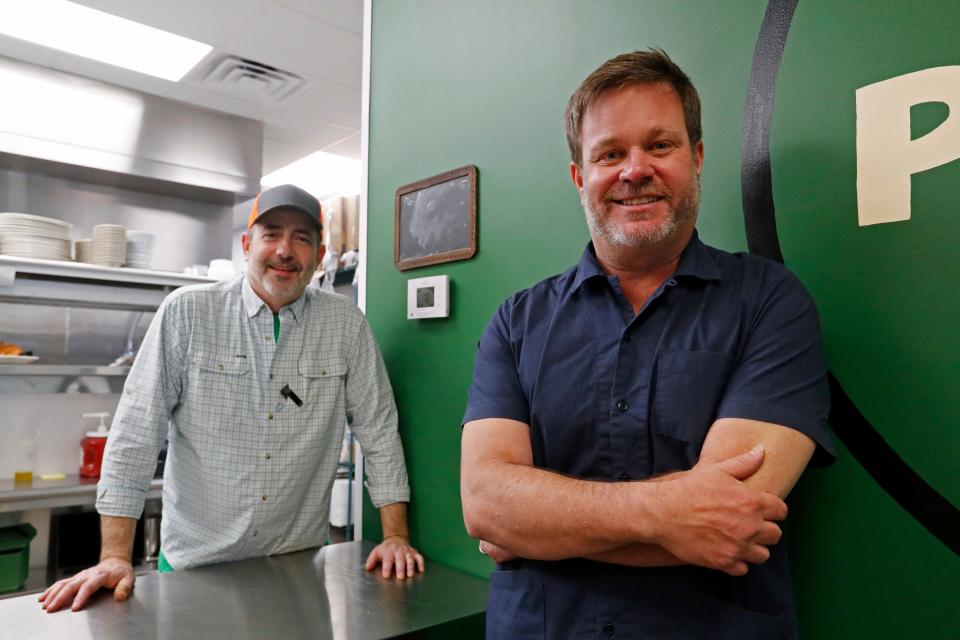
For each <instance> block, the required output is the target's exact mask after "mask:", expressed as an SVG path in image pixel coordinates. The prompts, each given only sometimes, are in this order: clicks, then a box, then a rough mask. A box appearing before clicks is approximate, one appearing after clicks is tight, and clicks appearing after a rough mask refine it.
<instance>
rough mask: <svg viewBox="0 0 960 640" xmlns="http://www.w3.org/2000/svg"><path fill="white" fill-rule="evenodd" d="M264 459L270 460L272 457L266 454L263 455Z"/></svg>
mask: <svg viewBox="0 0 960 640" xmlns="http://www.w3.org/2000/svg"><path fill="white" fill-rule="evenodd" d="M264 457H265V458H266V459H267V460H269V459H270V458H272V457H273V456H272V455H271V454H269V453H268V454H267V455H265V456H264Z"/></svg>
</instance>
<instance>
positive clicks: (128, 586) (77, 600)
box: [39, 557, 136, 613]
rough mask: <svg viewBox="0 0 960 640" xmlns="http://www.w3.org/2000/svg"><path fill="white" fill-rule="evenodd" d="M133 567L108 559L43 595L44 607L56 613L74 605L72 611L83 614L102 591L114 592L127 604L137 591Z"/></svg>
mask: <svg viewBox="0 0 960 640" xmlns="http://www.w3.org/2000/svg"><path fill="white" fill-rule="evenodd" d="M135 580H136V577H135V576H134V575H133V565H132V564H130V561H129V560H126V559H125V558H116V557H110V558H104V559H103V560H101V561H100V563H99V564H97V565H96V566H94V567H90V568H89V569H85V570H83V571H81V572H80V573H78V574H77V575H75V576H73V577H70V578H64V579H63V580H60V581H59V582H56V583H55V584H53V585H52V586H50V587H49V588H47V590H46V591H44V592H43V593H42V594H40V598H39V600H40V606H42V607H43V608H44V609H46V611H47V613H53V612H54V611H57V610H59V609H62V608H63V607H65V606H66V605H68V604H70V603H71V601H72V604H70V609H71V611H79V610H80V609H82V608H83V607H84V605H85V604H86V603H87V601H88V600H89V599H90V596H92V595H93V594H94V593H96V592H97V591H99V590H100V589H113V597H114V598H115V599H116V600H117V601H118V602H123V601H124V600H126V599H127V598H128V597H129V596H130V592H131V591H133V583H134V581H135Z"/></svg>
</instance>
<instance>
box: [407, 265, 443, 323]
mask: <svg viewBox="0 0 960 640" xmlns="http://www.w3.org/2000/svg"><path fill="white" fill-rule="evenodd" d="M449 315H450V281H449V279H448V278H447V276H431V277H429V278H414V279H413V280H407V318H408V319H409V320H419V319H420V318H446V317H447V316H449Z"/></svg>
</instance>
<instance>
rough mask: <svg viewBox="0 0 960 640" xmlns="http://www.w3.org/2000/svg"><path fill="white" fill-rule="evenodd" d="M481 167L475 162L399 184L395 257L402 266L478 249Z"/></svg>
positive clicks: (467, 255) (468, 255)
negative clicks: (478, 182) (478, 190)
mask: <svg viewBox="0 0 960 640" xmlns="http://www.w3.org/2000/svg"><path fill="white" fill-rule="evenodd" d="M477 173H478V172H477V168H476V167H475V166H474V165H472V164H471V165H467V166H465V167H460V168H458V169H451V170H450V171H445V172H444V173H441V174H438V175H435V176H431V177H429V178H424V179H423V180H418V181H416V182H411V183H410V184H405V185H403V186H402V187H400V188H399V189H397V193H396V197H395V199H394V225H393V229H394V231H393V262H394V264H395V265H396V267H397V269H398V270H400V271H406V270H407V269H414V268H416V267H424V266H427V265H431V264H441V263H444V262H454V261H456V260H468V259H470V258H472V257H473V256H475V255H476V253H477Z"/></svg>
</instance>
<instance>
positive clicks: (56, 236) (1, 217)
mask: <svg viewBox="0 0 960 640" xmlns="http://www.w3.org/2000/svg"><path fill="white" fill-rule="evenodd" d="M72 235H73V225H72V224H70V223H69V222H63V221H61V220H55V219H54V218H45V217H43V216H34V215H30V214H28V213H0V253H2V254H5V255H8V256H17V257H19V258H41V259H43V260H70V259H71V249H72V246H73V242H72Z"/></svg>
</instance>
